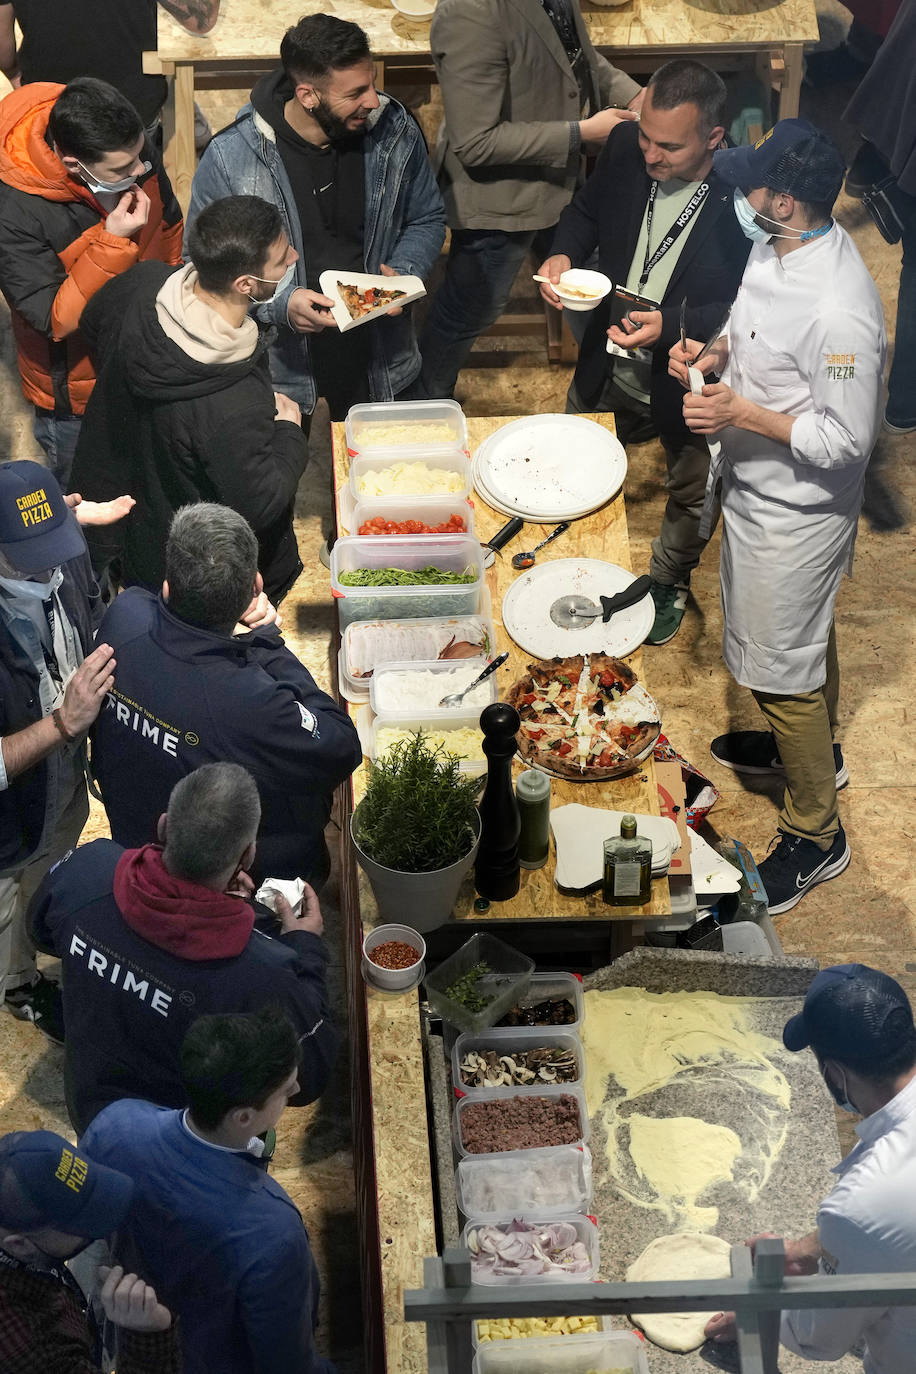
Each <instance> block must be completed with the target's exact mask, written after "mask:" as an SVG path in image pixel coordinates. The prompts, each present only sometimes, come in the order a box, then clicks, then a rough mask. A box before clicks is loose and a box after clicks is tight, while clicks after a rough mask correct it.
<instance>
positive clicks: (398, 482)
mask: <svg viewBox="0 0 916 1374" xmlns="http://www.w3.org/2000/svg"><path fill="white" fill-rule="evenodd" d="M470 490H471V465H470V462H469V461H468V456H467V454H466V453H463V452H462V451H461V450H460V449H432V450H430V449H422V450H421V451H420V452H419V453H417V452H412V451H410V450H405V449H371V450H370V451H369V452H368V453H361V454H359V456H358V457H356V458H354V459H353V461H352V463H351V464H350V491H351V493H352V496H353V500H354V501H365V500H373V501H377V500H383V501H385V500H389V501H400V500H402V499H403V498H404V497H405V496H454V497H455V498H456V499H457V500H459V501H462V500H464V499H465V497H466V496H468V494H469V493H470Z"/></svg>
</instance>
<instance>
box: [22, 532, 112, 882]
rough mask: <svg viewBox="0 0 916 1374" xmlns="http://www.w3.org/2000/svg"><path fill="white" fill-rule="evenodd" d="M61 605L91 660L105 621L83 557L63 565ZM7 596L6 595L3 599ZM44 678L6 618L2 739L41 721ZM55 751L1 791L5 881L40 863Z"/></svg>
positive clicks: (54, 771)
mask: <svg viewBox="0 0 916 1374" xmlns="http://www.w3.org/2000/svg"><path fill="white" fill-rule="evenodd" d="M63 573H64V580H63V582H62V583H61V587H60V593H59V595H60V599H61V603H62V605H63V607H64V610H65V611H66V613H67V616H68V618H69V620H70V623H71V624H72V625H73V628H74V630H75V631H76V633H77V636H78V637H79V642H80V645H81V647H82V650H83V656H84V657H85V655H86V654H88V653H89V652H90V651H91V649H92V635H93V630H94V628H95V626H96V625H97V624H98V622H99V620H100V619H101V615H102V601H101V597H100V596H99V589H98V587H97V586H96V584H95V580H94V578H93V576H92V569H91V567H90V565H89V558H88V556H87V555H86V554H83V556H82V557H81V558H74V559H73V560H72V561H71V562H69V563H64V565H63ZM4 596H5V593H4V592H2V591H0V597H4ZM38 690H39V682H38V674H37V673H36V671H35V668H34V666H33V664H32V662H31V660H30V659H29V658H28V656H27V655H26V654H24V653H23V652H22V649H21V648H20V647H19V642H18V640H16V639H15V638H14V637H13V636H12V635H11V634H10V632H9V630H8V629H7V627H6V624H5V621H4V619H3V616H2V615H0V735H12V734H15V733H16V731H17V730H24V729H25V728H26V726H27V725H34V723H35V722H36V721H38V720H41V719H42V717H43V715H44V712H43V711H42V709H41V700H40V697H39V694H38ZM57 759H58V754H57V752H56V751H55V752H54V753H52V754H49V755H48V757H47V758H46V759H42V761H41V762H40V763H36V764H35V765H34V767H32V768H28V769H26V771H25V772H24V773H20V774H19V775H18V777H15V778H13V779H12V781H11V782H10V785H9V786H8V787H6V788H4V789H3V791H0V876H2V875H4V874H9V873H16V872H18V870H19V869H20V868H22V867H23V866H24V865H25V864H27V863H29V862H30V861H31V860H32V859H35V858H37V857H38V852H37V851H38V846H39V844H40V842H41V837H42V834H43V832H44V824H45V815H46V812H47V809H48V801H49V798H50V797H51V796H52V794H53V793H54V790H55V785H56V780H57Z"/></svg>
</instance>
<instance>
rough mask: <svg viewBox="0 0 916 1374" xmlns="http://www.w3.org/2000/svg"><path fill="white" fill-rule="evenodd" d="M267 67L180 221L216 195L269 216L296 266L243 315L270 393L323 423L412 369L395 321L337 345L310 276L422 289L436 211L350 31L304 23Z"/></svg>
mask: <svg viewBox="0 0 916 1374" xmlns="http://www.w3.org/2000/svg"><path fill="white" fill-rule="evenodd" d="M280 58H281V62H282V68H281V69H280V70H279V71H276V72H272V73H270V74H269V75H268V76H265V77H263V78H262V79H261V80H260V81H259V82H258V83H257V85H256V86H255V88H254V90H253V91H252V93H251V101H250V103H249V104H248V105H245V106H244V107H243V108H242V110H240V112H239V115H238V118H237V119H236V121H235V123H234V124H232V125H230V126H229V128H227V129H224V130H223V131H222V132H221V133H220V134H218V135H217V136H216V137H215V138H214V139H213V142H212V143H211V144H210V146H209V147H208V148H207V151H206V152H205V154H204V156H203V158H202V159H201V162H200V166H199V167H198V170H197V174H196V175H195V177H194V184H193V188H192V194H191V206H190V210H189V213H188V224H189V225H190V224H192V223H193V222H194V219H195V217H196V216H197V215H198V214H199V213H200V211H201V210H202V209H203V207H204V206H205V205H207V204H208V203H209V202H210V201H212V200H216V199H217V198H218V197H221V196H227V195H255V196H261V197H263V199H265V200H268V201H271V202H272V203H273V204H275V205H277V207H278V208H279V210H280V213H281V215H282V216H283V222H284V228H285V229H286V232H287V234H288V235H289V239H290V242H291V243H292V245H293V247H294V248H295V249H296V251H297V253H298V254H299V261H298V263H297V264H296V266H295V274H294V276H293V277H292V280H290V281H289V282H281V283H280V289H278V290H277V292H276V293H275V295H274V296H273V297H272V298H271V299H270V300H268V301H267V302H266V303H264V304H262V305H261V306H260V307H259V308H258V312H257V313H258V315H259V317H260V318H262V319H263V320H264V321H266V322H269V323H271V324H275V325H277V326H279V337H278V340H277V343H276V344H275V345H274V347H273V349H272V350H271V374H272V377H273V382H274V385H275V387H276V388H277V389H278V390H280V391H283V392H284V393H285V394H286V395H288V396H290V397H291V398H292V399H293V400H295V401H297V402H298V403H299V405H300V407H301V408H302V410H303V411H305V413H306V414H310V413H311V412H312V411H313V410H314V408H315V403H316V401H317V399H318V397H319V395H323V396H325V397H326V399H327V400H328V404H329V407H330V410H331V415H332V418H335V419H337V418H342V417H343V415H345V414H346V411H347V410H348V409H349V407H350V406H351V405H354V404H355V403H357V402H359V401H368V400H374V401H391V400H393V399H395V397H397V396H399V395H400V394H401V393H403V392H404V391H405V390H406V389H407V387H409V386H410V384H411V383H412V382H413V381H414V379H415V378H416V376H417V374H418V373H419V371H420V354H419V351H418V349H417V342H416V336H415V332H414V327H413V321H412V319H411V317H410V314H409V312H407V313H401V312H400V311H395V312H392V313H390V314H388V315H386V316H384V317H383V318H381V319H378V320H375V321H373V323H372V324H371V325H369V326H367V327H366V328H364V329H358V330H355V331H353V332H352V333H350V332H348V333H347V335H346V336H343V335H341V334H340V333H339V331H338V330H337V326H336V324H335V323H334V321H333V319H332V318H331V315H330V313H329V310H328V307H329V306H330V305H331V304H332V302H331V301H330V300H329V298H328V297H327V296H325V295H323V294H322V293H321V291H320V290H319V283H318V277H319V275H320V273H321V272H322V271H323V270H325V269H333V270H335V271H338V272H344V271H350V272H352V271H357V272H369V273H373V274H376V275H378V274H381V275H400V274H402V273H411V274H413V275H415V276H418V277H422V278H425V277H427V276H428V275H429V273H430V271H431V269H432V267H433V264H434V263H435V261H436V258H437V257H438V255H439V251H440V249H441V247H442V244H443V242H444V239H445V211H444V208H443V205H442V200H441V197H440V195H439V192H438V190H437V188H436V183H435V179H434V177H433V174H432V170H431V168H430V165H429V161H428V158H427V155H426V147H425V144H424V142H423V136H422V134H421V132H420V129H419V126H418V125H417V123H416V121H415V120H414V119H413V117H412V116H411V115H410V114H409V113H408V111H407V110H405V109H404V107H403V106H402V105H399V104H398V102H397V101H396V100H393V99H391V97H390V96H386V95H381V94H379V93H378V92H377V91H376V89H375V85H374V79H373V67H372V61H371V57H370V52H369V43H368V39H367V38H366V35H365V33H363V31H362V29H360V28H358V27H357V25H356V24H351V23H348V22H345V21H343V20H340V19H335V18H334V17H333V16H331V15H326V14H310V15H307V16H306V17H305V18H304V19H302V20H300V22H299V23H298V24H297V25H296V26H295V27H294V28H291V29H289V30H288V32H287V33H286V35H285V37H284V39H283V43H282V45H281V49H280Z"/></svg>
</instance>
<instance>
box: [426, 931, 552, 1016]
mask: <svg viewBox="0 0 916 1374" xmlns="http://www.w3.org/2000/svg"><path fill="white" fill-rule="evenodd" d="M479 963H486V964H487V965H489V967H490V969H492V974H491V975H488V976H487V978H486V979H485V980H482V984H481V986H482V990H483V991H484V992H489V990H490V989H491V988H492V990H493V991H494V993H495V996H494V997H493V1000H492V1001H491V1002H488V1003H487V1005H486V1006H485V1007H484V1008H483V1009H482V1010H481V1011H469V1010H468V1009H467V1007H465V1006H462V1004H461V1003H460V1002H455V1001H453V1000H452V998H451V997H448V996H447V995H446V989H447V988H449V987H451V985H452V984H453V983H454V982H455V981H456V979H458V978H460V977H461V976H462V975H463V974H465V973H468V972H470V970H471V969H472V968H473V967H474V965H475V964H479ZM533 972H534V960H533V959H529V958H528V956H527V954H520V953H519V951H518V950H517V949H513V948H512V946H511V945H507V944H505V943H504V941H502V940H498V939H497V938H496V936H495V935H486V934H479V935H472V936H471V938H470V940H467V941H466V942H465V943H464V944H463V945H462V946H461V948H460V949H456V950H455V953H454V954H452V955H450V956H449V958H448V959H446V960H444V962H443V963H441V964H439V966H438V967H437V968H435V969H433V971H432V973H428V974H427V975H426V980H425V981H426V996H427V999H428V1001H429V1005H430V1008H431V1010H432V1011H433V1012H434V1013H435V1014H436V1015H437V1016H441V1017H442V1019H443V1021H447V1022H448V1024H449V1025H450V1026H457V1027H458V1029H459V1030H463V1031H481V1030H485V1029H486V1027H487V1026H491V1025H492V1024H493V1022H494V1021H498V1020H499V1018H500V1017H501V1016H503V1015H504V1014H505V1013H506V1011H508V1009H509V1007H511V1006H514V1005H515V1003H516V1002H517V1001H518V999H519V998H520V997H523V996H524V994H525V992H526V991H527V989H528V984H529V983H530V982H531V975H532V974H533Z"/></svg>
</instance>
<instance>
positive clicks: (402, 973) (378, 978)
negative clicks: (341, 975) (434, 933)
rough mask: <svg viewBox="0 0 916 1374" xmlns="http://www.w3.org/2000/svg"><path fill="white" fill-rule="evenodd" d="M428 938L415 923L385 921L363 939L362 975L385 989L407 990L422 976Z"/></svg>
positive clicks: (373, 984)
mask: <svg viewBox="0 0 916 1374" xmlns="http://www.w3.org/2000/svg"><path fill="white" fill-rule="evenodd" d="M425 958H426V941H425V940H424V939H423V936H422V935H420V934H419V932H418V931H416V930H414V929H413V927H412V926H399V925H384V926H376V928H375V930H372V931H370V932H369V934H368V935H367V936H366V937H365V939H364V940H363V977H364V978H365V979H366V982H367V983H371V984H372V986H373V987H377V988H383V989H384V991H385V992H408V991H409V990H410V989H411V988H415V987H416V986H417V984H418V983H419V981H420V979H421V978H422V976H423V971H424V963H423V961H424V959H425Z"/></svg>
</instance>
